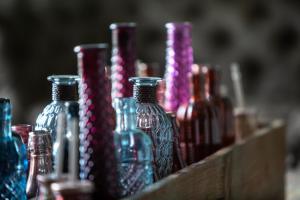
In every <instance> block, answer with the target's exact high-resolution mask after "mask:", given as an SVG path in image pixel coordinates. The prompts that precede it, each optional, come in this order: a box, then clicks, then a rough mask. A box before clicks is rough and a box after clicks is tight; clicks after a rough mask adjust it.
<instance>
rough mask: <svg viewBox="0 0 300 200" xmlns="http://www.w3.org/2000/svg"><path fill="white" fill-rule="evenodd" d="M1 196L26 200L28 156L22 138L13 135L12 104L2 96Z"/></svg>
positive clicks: (0, 125)
mask: <svg viewBox="0 0 300 200" xmlns="http://www.w3.org/2000/svg"><path fill="white" fill-rule="evenodd" d="M0 121H1V123H0V198H1V199H10V200H14V199H16V200H24V199H27V197H26V192H25V188H26V170H27V158H26V150H25V146H24V144H23V143H22V141H21V140H19V139H18V138H15V137H13V136H12V132H11V105H10V100H9V99H4V98H0Z"/></svg>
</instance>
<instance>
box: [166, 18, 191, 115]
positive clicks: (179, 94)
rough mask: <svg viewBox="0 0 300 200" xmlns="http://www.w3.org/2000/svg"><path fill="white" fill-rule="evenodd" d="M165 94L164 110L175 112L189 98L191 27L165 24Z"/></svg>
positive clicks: (180, 24)
mask: <svg viewBox="0 0 300 200" xmlns="http://www.w3.org/2000/svg"><path fill="white" fill-rule="evenodd" d="M166 28H167V49H166V73H165V79H166V92H165V106H164V108H165V109H166V110H167V111H170V112H174V113H176V112H177V109H178V108H179V106H180V105H181V104H184V103H187V102H188V101H189V98H190V93H189V80H188V74H189V73H190V72H191V67H192V64H193V48H192V36H191V32H192V25H191V24H190V23H188V22H185V23H167V24H166Z"/></svg>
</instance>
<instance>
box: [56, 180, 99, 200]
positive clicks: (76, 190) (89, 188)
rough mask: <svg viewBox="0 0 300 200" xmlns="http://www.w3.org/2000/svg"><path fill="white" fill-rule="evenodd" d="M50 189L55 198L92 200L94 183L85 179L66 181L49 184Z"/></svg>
mask: <svg viewBox="0 0 300 200" xmlns="http://www.w3.org/2000/svg"><path fill="white" fill-rule="evenodd" d="M97 189H98V188H97ZM51 190H52V192H53V193H54V195H55V199H56V200H92V199H93V191H94V185H93V183H92V182H91V181H87V180H84V181H74V182H72V181H66V182H60V183H53V184H51Z"/></svg>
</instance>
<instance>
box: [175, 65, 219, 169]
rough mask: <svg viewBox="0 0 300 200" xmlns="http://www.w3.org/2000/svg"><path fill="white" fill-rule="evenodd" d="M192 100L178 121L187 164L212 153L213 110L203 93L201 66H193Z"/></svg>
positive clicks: (214, 118)
mask: <svg viewBox="0 0 300 200" xmlns="http://www.w3.org/2000/svg"><path fill="white" fill-rule="evenodd" d="M190 89H191V94H192V96H191V98H190V100H189V102H188V104H183V105H181V106H180V108H179V109H178V112H177V119H178V121H179V123H180V136H181V137H180V139H181V143H184V145H182V147H183V148H184V147H185V159H186V162H187V164H192V163H194V162H197V161H199V160H202V159H203V158H205V157H206V156H208V155H209V154H210V153H211V152H212V148H213V146H212V145H211V143H212V142H211V140H212V139H211V138H212V135H213V134H214V132H215V131H214V129H213V128H212V127H213V125H212V124H213V122H215V120H216V117H213V116H212V110H211V107H210V106H209V104H208V102H206V101H205V98H204V97H203V95H202V93H201V75H200V67H199V65H193V66H192V73H191V74H190Z"/></svg>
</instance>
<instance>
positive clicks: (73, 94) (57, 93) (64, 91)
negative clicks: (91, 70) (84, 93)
mask: <svg viewBox="0 0 300 200" xmlns="http://www.w3.org/2000/svg"><path fill="white" fill-rule="evenodd" d="M47 79H48V80H49V81H51V82H52V102H51V103H50V104H48V105H47V106H46V107H45V108H44V110H43V112H42V113H40V114H39V116H38V118H37V120H36V126H35V130H47V131H49V132H50V134H51V137H52V142H54V141H55V139H56V126H57V116H58V114H59V113H60V112H63V111H64V108H65V106H64V104H65V103H66V102H68V101H77V100H78V94H77V82H78V81H79V76H74V75H53V76H48V78H47Z"/></svg>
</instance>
